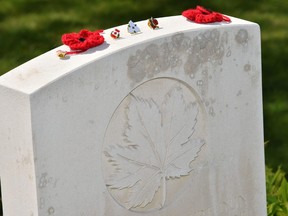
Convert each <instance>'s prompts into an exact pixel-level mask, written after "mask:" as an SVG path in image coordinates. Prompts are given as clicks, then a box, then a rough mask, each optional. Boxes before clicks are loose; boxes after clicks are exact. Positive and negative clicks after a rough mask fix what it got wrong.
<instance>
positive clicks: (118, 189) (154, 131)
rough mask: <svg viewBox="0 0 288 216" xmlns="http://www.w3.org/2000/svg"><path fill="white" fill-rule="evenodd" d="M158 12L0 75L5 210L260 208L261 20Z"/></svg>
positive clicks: (191, 213) (221, 214)
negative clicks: (64, 53) (153, 22)
mask: <svg viewBox="0 0 288 216" xmlns="http://www.w3.org/2000/svg"><path fill="white" fill-rule="evenodd" d="M231 19H232V23H229V24H227V23H214V24H202V25H201V24H196V23H193V22H190V21H187V20H186V18H184V17H182V16H174V17H165V18H159V19H158V21H159V26H160V28H159V29H158V30H152V29H150V28H149V27H148V26H147V21H141V22H136V23H137V25H138V26H139V28H140V29H141V33H139V34H135V35H130V34H129V33H128V32H127V25H123V26H118V27H117V29H119V30H120V32H121V38H119V39H116V40H114V39H112V38H110V32H111V31H112V30H113V29H114V28H111V29H108V30H105V34H104V36H105V38H106V42H105V43H104V44H102V45H101V46H99V47H96V48H92V49H90V50H88V51H87V52H85V53H82V54H78V55H73V56H71V57H70V58H68V59H59V58H58V57H57V56H56V50H58V49H62V50H69V48H68V47H66V46H62V47H60V48H59V47H58V48H57V49H55V50H51V51H49V52H47V53H45V54H43V55H41V56H39V57H37V58H35V59H33V60H31V61H29V62H27V63H25V64H23V65H21V66H20V67H18V68H16V69H14V70H12V71H10V72H9V73H7V74H5V75H3V76H2V77H1V78H0V110H1V115H0V176H1V184H2V185H1V186H2V196H3V204H4V215H5V216H19V215H23V216H38V215H39V216H45V215H57V216H68V215H69V216H74V215H75V216H104V215H105V216H119V215H125V216H138V215H145V216H178V215H183V216H232V215H237V216H264V215H266V201H265V199H266V196H265V175H264V153H263V150H264V149H263V147H264V145H263V130H262V126H263V122H262V96H261V95H262V93H261V91H262V90H261V51H260V31H259V27H258V25H257V24H255V23H251V22H248V21H244V20H240V19H237V18H233V17H231Z"/></svg>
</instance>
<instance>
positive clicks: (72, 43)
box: [62, 29, 104, 52]
mask: <svg viewBox="0 0 288 216" xmlns="http://www.w3.org/2000/svg"><path fill="white" fill-rule="evenodd" d="M101 32H103V30H98V31H95V32H91V31H89V30H87V29H83V30H81V31H80V32H79V33H75V32H73V33H68V34H63V35H62V42H63V44H65V45H67V46H69V47H70V49H72V50H75V51H79V52H84V51H86V50H88V49H90V48H92V47H95V46H98V45H100V44H102V43H104V37H103V36H102V35H101V34H100V33H101Z"/></svg>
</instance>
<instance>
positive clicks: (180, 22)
mask: <svg viewBox="0 0 288 216" xmlns="http://www.w3.org/2000/svg"><path fill="white" fill-rule="evenodd" d="M228 17H229V18H230V19H231V21H232V22H231V23H212V24H197V23H194V22H191V21H187V19H186V18H185V17H183V16H181V15H177V16H168V17H160V18H157V19H158V21H159V27H160V29H159V30H152V29H149V27H148V26H147V20H142V21H135V20H133V21H134V22H135V23H137V25H138V26H139V27H140V30H141V33H140V34H139V35H130V34H129V33H128V32H127V24H123V25H120V26H115V27H112V28H109V29H106V30H104V34H103V36H104V37H105V43H104V44H103V45H101V46H106V47H104V48H103V47H101V46H99V47H96V48H92V49H91V52H90V53H89V50H88V51H87V53H83V54H78V55H73V56H71V57H70V58H69V59H66V60H61V59H59V58H58V57H57V55H56V51H57V50H66V51H69V47H68V46H66V45H62V46H59V47H56V48H54V49H52V50H50V51H48V52H46V53H43V54H42V55H39V56H37V57H35V58H33V59H31V60H29V61H27V62H26V63H24V64H22V65H20V66H18V67H16V68H14V69H12V70H11V71H9V72H7V73H6V74H4V75H2V76H0V85H1V86H3V87H8V88H11V89H14V90H16V91H19V92H23V93H26V94H32V93H34V92H35V91H37V90H38V89H40V88H42V87H43V86H45V85H47V84H49V83H51V82H53V81H55V80H57V79H59V78H61V77H62V76H65V75H66V74H69V73H70V72H72V71H74V70H75V69H77V68H79V67H82V66H84V65H87V64H89V63H90V62H93V61H95V60H97V59H101V58H103V57H105V56H107V55H110V54H113V53H115V52H117V51H119V50H121V49H123V48H124V49H126V48H127V47H131V46H135V45H138V44H141V43H145V42H147V41H149V40H152V39H156V38H161V37H167V36H169V35H173V34H175V33H177V32H187V31H201V30H203V29H211V28H222V27H225V28H227V27H228V28H229V27H232V26H238V25H257V27H259V26H258V24H256V23H253V22H250V21H246V20H243V19H239V18H235V17H231V16H228ZM115 28H117V29H120V31H121V35H122V36H121V37H122V39H124V40H119V41H117V40H115V39H112V38H111V37H110V32H111V31H112V30H114V29H115Z"/></svg>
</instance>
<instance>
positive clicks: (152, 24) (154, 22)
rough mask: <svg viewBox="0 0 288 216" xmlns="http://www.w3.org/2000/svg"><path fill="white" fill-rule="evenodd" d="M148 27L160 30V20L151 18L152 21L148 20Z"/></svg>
mask: <svg viewBox="0 0 288 216" xmlns="http://www.w3.org/2000/svg"><path fill="white" fill-rule="evenodd" d="M148 26H149V27H150V28H152V29H158V28H159V26H158V20H156V19H155V18H153V17H151V18H150V19H148Z"/></svg>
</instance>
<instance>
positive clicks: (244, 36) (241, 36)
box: [235, 29, 249, 46]
mask: <svg viewBox="0 0 288 216" xmlns="http://www.w3.org/2000/svg"><path fill="white" fill-rule="evenodd" d="M248 40H249V34H248V31H247V30H246V29H240V30H239V31H238V33H237V34H236V36H235V41H236V42H237V43H238V44H240V45H242V46H246V45H247V43H248Z"/></svg>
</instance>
